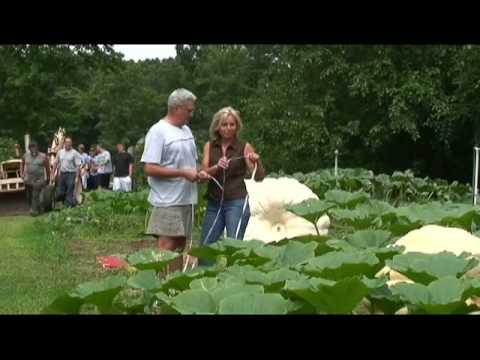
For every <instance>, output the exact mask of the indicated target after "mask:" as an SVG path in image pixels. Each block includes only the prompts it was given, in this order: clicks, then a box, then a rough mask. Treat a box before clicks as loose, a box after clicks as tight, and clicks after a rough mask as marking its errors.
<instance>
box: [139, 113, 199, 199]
mask: <svg viewBox="0 0 480 360" xmlns="http://www.w3.org/2000/svg"><path fill="white" fill-rule="evenodd" d="M197 160H198V156H197V147H196V145H195V139H194V137H193V134H192V132H191V131H190V128H189V127H188V126H187V125H183V126H182V127H178V126H175V125H172V124H170V123H169V122H168V121H166V120H165V119H162V120H160V121H159V122H157V123H156V124H155V125H153V126H152V127H151V128H150V130H149V131H148V133H147V136H146V138H145V148H144V150H143V155H142V159H141V161H142V162H143V163H152V164H158V165H160V166H162V167H166V168H170V169H196V168H197ZM148 184H149V185H150V194H149V196H148V201H149V203H150V204H152V205H153V206H156V207H168V206H179V205H190V204H197V202H198V190H197V184H196V183H192V182H190V181H188V180H187V179H185V178H183V177H176V178H157V177H151V176H149V177H148Z"/></svg>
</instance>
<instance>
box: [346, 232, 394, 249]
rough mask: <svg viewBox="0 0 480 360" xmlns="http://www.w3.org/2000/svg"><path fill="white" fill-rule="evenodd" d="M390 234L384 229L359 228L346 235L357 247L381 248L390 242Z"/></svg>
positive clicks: (347, 239)
mask: <svg viewBox="0 0 480 360" xmlns="http://www.w3.org/2000/svg"><path fill="white" fill-rule="evenodd" d="M391 238H392V234H391V233H390V232H389V231H385V230H371V229H369V230H359V231H356V232H355V233H353V234H351V235H349V236H347V237H346V239H345V240H346V241H348V242H349V243H350V244H351V245H353V246H354V247H356V248H358V249H367V248H381V247H384V246H387V245H389V244H391Z"/></svg>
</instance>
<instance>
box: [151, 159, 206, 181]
mask: <svg viewBox="0 0 480 360" xmlns="http://www.w3.org/2000/svg"><path fill="white" fill-rule="evenodd" d="M144 171H145V175H147V176H152V177H158V178H175V177H183V178H185V179H187V180H189V181H192V182H194V181H197V179H198V173H197V170H196V169H182V170H180V169H170V168H166V167H163V166H160V165H158V164H152V163H146V164H145V165H144Z"/></svg>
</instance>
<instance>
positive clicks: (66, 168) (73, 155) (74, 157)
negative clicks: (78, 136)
mask: <svg viewBox="0 0 480 360" xmlns="http://www.w3.org/2000/svg"><path fill="white" fill-rule="evenodd" d="M57 161H58V162H60V172H76V171H77V168H78V167H79V166H80V164H81V163H82V159H81V158H80V154H79V153H78V151H77V150H75V149H70V150H68V151H67V150H65V149H61V150H60V151H59V152H58V154H57Z"/></svg>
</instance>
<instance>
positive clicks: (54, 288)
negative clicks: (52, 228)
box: [0, 216, 155, 314]
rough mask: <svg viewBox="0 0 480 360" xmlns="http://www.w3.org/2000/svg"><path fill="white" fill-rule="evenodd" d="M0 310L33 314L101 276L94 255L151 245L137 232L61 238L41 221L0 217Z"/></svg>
mask: <svg viewBox="0 0 480 360" xmlns="http://www.w3.org/2000/svg"><path fill="white" fill-rule="evenodd" d="M0 229H1V233H0V314H38V313H40V312H41V310H42V309H43V308H44V307H45V306H46V305H48V304H49V303H50V302H51V301H53V300H54V299H55V298H56V297H57V296H59V295H61V294H62V293H63V292H65V291H68V290H71V289H73V288H74V287H75V286H76V285H78V284H79V283H82V282H84V281H89V280H94V279H96V278H100V277H103V276H105V275H106V272H107V271H106V270H103V269H102V268H101V266H100V265H99V264H98V263H97V261H96V257H97V256H102V255H112V254H120V253H130V252H134V251H136V250H137V249H139V248H141V247H147V246H148V247H151V246H155V242H154V241H152V240H146V239H145V238H144V237H143V236H142V235H141V234H139V235H136V236H135V235H132V234H129V235H128V236H122V235H117V236H114V235H112V234H103V235H101V234H98V235H97V236H95V238H85V237H84V236H82V235H83V234H79V236H78V237H76V236H75V237H73V238H70V239H68V240H61V238H59V237H54V236H52V234H50V233H49V231H48V227H47V225H46V223H45V222H44V221H42V220H41V219H40V220H37V219H34V218H31V217H24V216H17V217H0Z"/></svg>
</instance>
